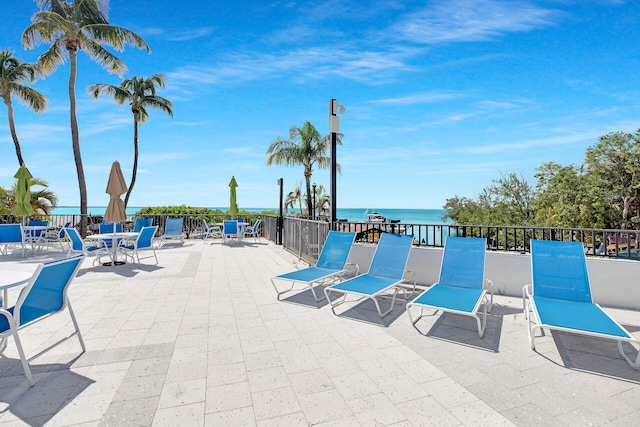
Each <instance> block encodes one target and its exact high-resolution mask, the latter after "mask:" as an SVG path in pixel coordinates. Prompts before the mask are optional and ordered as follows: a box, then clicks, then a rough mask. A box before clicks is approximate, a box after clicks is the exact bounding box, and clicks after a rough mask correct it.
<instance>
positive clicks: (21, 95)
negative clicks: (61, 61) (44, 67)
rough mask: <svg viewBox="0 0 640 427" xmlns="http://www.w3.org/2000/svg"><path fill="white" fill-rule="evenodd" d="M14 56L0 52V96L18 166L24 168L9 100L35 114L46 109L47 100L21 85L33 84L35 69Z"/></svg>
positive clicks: (38, 93) (6, 52) (10, 53)
mask: <svg viewBox="0 0 640 427" xmlns="http://www.w3.org/2000/svg"><path fill="white" fill-rule="evenodd" d="M13 55H14V52H13V50H11V49H4V50H1V51H0V96H2V100H3V101H4V105H6V106H7V115H8V118H9V130H10V131H11V138H12V139H13V144H14V145H15V146H16V156H17V157H18V163H19V164H20V166H24V159H23V158H22V150H20V142H19V141H18V134H17V133H16V125H15V122H14V120H13V104H12V102H11V98H12V97H15V98H17V99H18V101H19V102H20V103H22V104H24V105H26V106H27V107H29V108H31V109H32V110H33V111H35V112H36V113H39V112H41V111H44V110H45V109H46V108H47V98H46V97H45V96H44V95H43V94H41V93H40V92H38V91H37V90H35V89H32V88H30V87H28V86H25V85H23V84H22V82H34V81H35V79H36V71H37V70H36V67H35V65H34V64H29V63H26V62H22V61H20V60H19V59H18V58H16V57H15V56H13Z"/></svg>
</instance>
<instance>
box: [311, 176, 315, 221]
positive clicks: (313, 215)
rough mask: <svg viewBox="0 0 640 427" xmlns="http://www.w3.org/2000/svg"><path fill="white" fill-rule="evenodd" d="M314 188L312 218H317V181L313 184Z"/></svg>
mask: <svg viewBox="0 0 640 427" xmlns="http://www.w3.org/2000/svg"><path fill="white" fill-rule="evenodd" d="M311 187H312V188H313V213H312V214H311V219H313V220H315V219H316V183H315V182H314V183H313V185H312V186H311Z"/></svg>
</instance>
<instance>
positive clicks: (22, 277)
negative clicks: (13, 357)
mask: <svg viewBox="0 0 640 427" xmlns="http://www.w3.org/2000/svg"><path fill="white" fill-rule="evenodd" d="M31 276H33V273H28V272H26V271H14V270H0V289H1V290H2V302H1V303H0V307H2V308H5V309H6V308H7V307H8V301H9V300H8V295H7V294H8V290H9V289H10V288H13V287H16V286H21V285H25V284H27V283H29V279H31ZM6 347H7V337H4V338H1V339H0V352H2V351H4V349H5V348H6Z"/></svg>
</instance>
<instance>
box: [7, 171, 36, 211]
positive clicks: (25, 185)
mask: <svg viewBox="0 0 640 427" xmlns="http://www.w3.org/2000/svg"><path fill="white" fill-rule="evenodd" d="M13 177H14V178H16V179H17V180H18V185H17V186H16V194H15V195H14V197H15V201H16V204H15V205H14V206H13V209H11V213H12V214H13V215H14V216H21V217H25V216H31V215H33V208H32V207H31V189H30V188H29V186H30V180H31V178H33V176H32V175H31V172H29V169H27V167H26V166H20V168H19V169H18V172H16V174H15V175H14V176H13Z"/></svg>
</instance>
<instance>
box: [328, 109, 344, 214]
mask: <svg viewBox="0 0 640 427" xmlns="http://www.w3.org/2000/svg"><path fill="white" fill-rule="evenodd" d="M338 109H340V114H344V112H345V109H344V105H342V104H338V101H336V100H335V99H331V101H329V128H330V129H331V194H330V197H331V201H330V202H331V217H330V218H329V219H330V220H331V224H332V225H333V224H334V223H335V222H336V221H337V218H336V170H337V164H338V163H337V161H336V146H337V145H338V143H337V140H338V135H337V134H338V133H340V118H339V117H338Z"/></svg>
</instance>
